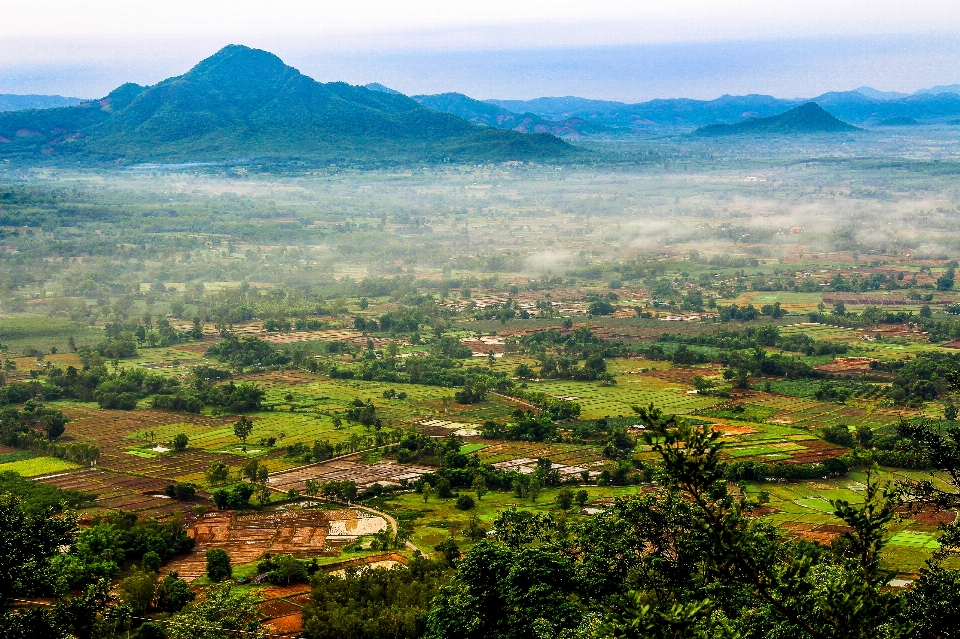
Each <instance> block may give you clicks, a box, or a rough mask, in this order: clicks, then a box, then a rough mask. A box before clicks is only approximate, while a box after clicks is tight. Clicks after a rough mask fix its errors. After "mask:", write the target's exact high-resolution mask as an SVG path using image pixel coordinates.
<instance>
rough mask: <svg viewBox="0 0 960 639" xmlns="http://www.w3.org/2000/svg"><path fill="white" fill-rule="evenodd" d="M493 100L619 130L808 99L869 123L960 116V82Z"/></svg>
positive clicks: (688, 122)
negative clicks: (903, 87) (808, 93)
mask: <svg viewBox="0 0 960 639" xmlns="http://www.w3.org/2000/svg"><path fill="white" fill-rule="evenodd" d="M954 88H955V89H956V90H954ZM487 102H488V103H490V104H494V105H496V106H499V107H502V108H504V109H507V110H509V111H511V112H514V113H518V112H529V113H532V114H534V115H538V116H540V117H542V118H545V119H547V120H554V121H556V120H565V119H569V118H579V119H581V120H583V121H584V122H588V123H593V124H597V125H601V126H605V127H609V128H610V129H613V130H624V129H626V130H644V129H648V128H657V127H660V128H676V127H681V128H687V129H690V128H696V127H702V126H706V125H710V124H734V123H736V122H739V121H741V120H744V119H747V118H752V117H768V116H773V115H777V114H779V113H784V112H786V111H788V110H790V109H792V108H794V107H796V106H799V105H801V104H803V103H805V102H816V103H817V104H819V105H820V106H821V107H822V108H823V109H824V110H826V111H827V112H828V113H830V114H831V115H833V116H834V117H836V118H838V119H840V120H843V121H845V122H851V123H854V124H857V125H862V126H868V127H869V126H874V125H876V124H878V123H879V122H881V121H884V120H889V119H891V118H897V117H906V118H913V119H915V120H918V121H920V122H921V123H928V124H932V123H943V124H950V123H951V122H952V121H954V120H956V118H958V117H960V85H949V86H942V87H934V88H933V90H926V89H924V90H921V91H918V92H916V93H914V94H912V95H906V94H900V93H896V92H884V91H877V90H875V89H871V88H870V87H861V88H860V89H858V90H855V91H835V92H829V93H824V94H823V95H820V96H817V97H815V98H808V99H799V98H798V99H784V98H775V97H773V96H769V95H756V94H751V95H740V96H735V95H723V96H721V97H719V98H717V99H715V100H693V99H689V98H671V99H656V100H650V101H647V102H641V103H637V104H628V103H625V102H613V101H608V100H589V99H586V98H581V97H575V96H568V97H544V98H535V99H532V100H487Z"/></svg>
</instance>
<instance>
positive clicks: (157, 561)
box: [140, 550, 163, 572]
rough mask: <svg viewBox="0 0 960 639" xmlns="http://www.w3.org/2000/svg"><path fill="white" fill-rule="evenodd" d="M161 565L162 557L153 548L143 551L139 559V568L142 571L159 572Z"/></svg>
mask: <svg viewBox="0 0 960 639" xmlns="http://www.w3.org/2000/svg"><path fill="white" fill-rule="evenodd" d="M162 565H163V559H162V558H161V557H160V555H158V554H157V553H156V552H155V551H153V550H148V551H147V552H145V553H143V558H142V559H141V560H140V569H141V570H143V571H144V572H160V567H161V566H162Z"/></svg>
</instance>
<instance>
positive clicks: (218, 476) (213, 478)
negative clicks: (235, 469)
mask: <svg viewBox="0 0 960 639" xmlns="http://www.w3.org/2000/svg"><path fill="white" fill-rule="evenodd" d="M229 476H230V467H229V466H227V465H226V464H224V463H223V462H222V461H215V462H213V463H212V464H210V468H208V469H207V481H208V482H210V483H211V484H214V485H217V484H223V483H226V481H227V477H229Z"/></svg>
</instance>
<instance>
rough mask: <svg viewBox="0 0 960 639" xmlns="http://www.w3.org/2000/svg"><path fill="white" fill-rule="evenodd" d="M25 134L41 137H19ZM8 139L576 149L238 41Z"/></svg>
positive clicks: (377, 154) (189, 151) (36, 120)
mask: <svg viewBox="0 0 960 639" xmlns="http://www.w3.org/2000/svg"><path fill="white" fill-rule="evenodd" d="M53 111H56V112H58V113H56V114H54V113H52V112H53ZM11 116H16V117H11ZM23 129H26V130H29V131H33V132H36V135H33V134H31V135H24V134H21V135H19V137H18V138H17V140H16V141H14V138H11V137H10V136H11V135H13V136H15V137H17V131H20V130H23ZM0 135H2V136H4V137H5V138H6V139H10V140H11V142H9V143H5V144H3V145H0V154H6V153H9V152H13V151H15V150H20V151H33V152H37V151H39V152H40V153H45V154H51V153H56V154H66V155H69V154H74V155H76V156H78V157H84V158H87V159H98V160H116V159H122V160H127V161H165V162H169V161H173V162H183V161H199V160H204V161H213V160H225V159H239V158H250V157H259V158H274V159H298V158H299V159H305V158H313V159H331V160H333V159H337V160H350V161H360V162H371V161H372V162H378V161H389V160H391V159H406V160H433V159H442V158H443V157H446V154H447V152H448V149H461V152H462V153H467V151H466V150H471V151H472V152H474V153H475V154H476V155H475V156H474V157H471V158H470V159H475V160H486V159H491V158H487V157H486V155H485V149H488V150H489V151H490V154H491V156H495V157H496V158H497V159H499V158H500V157H501V155H502V153H503V152H504V150H505V149H510V150H511V152H512V153H513V154H514V156H512V157H510V158H506V159H518V160H525V159H546V158H554V157H559V156H563V155H569V154H571V153H574V152H575V149H573V147H570V146H569V145H567V144H566V143H564V142H563V141H562V140H559V139H557V138H553V137H549V138H548V137H543V136H537V137H531V136H524V135H523V134H520V133H516V132H512V131H499V130H491V129H478V128H477V127H476V126H475V125H473V124H471V123H470V122H467V121H466V120H463V119H462V118H458V117H456V116H453V115H449V114H445V113H438V112H436V111H433V110H430V109H427V108H425V107H423V106H421V105H420V104H419V103H417V102H416V101H415V100H412V99H410V98H408V97H406V96H404V95H400V94H398V93H392V94H391V93H385V92H382V91H372V90H370V89H367V88H364V87H358V86H351V85H348V84H345V83H342V82H332V83H326V84H324V83H320V82H317V81H315V80H313V79H311V78H309V77H307V76H305V75H303V74H301V73H300V72H299V71H297V70H296V69H294V68H292V67H289V66H287V65H285V64H284V63H283V61H282V60H280V58H278V57H277V56H275V55H273V54H271V53H268V52H266V51H260V50H257V49H250V48H247V47H243V46H238V45H231V46H228V47H225V48H224V49H222V50H221V51H219V52H218V53H216V54H215V55H213V56H211V57H210V58H207V59H206V60H203V61H202V62H200V63H199V64H197V65H196V66H195V67H194V68H192V69H191V70H190V71H188V72H187V73H185V74H184V75H181V76H178V77H174V78H169V79H167V80H164V81H162V82H160V83H158V84H156V85H153V86H150V87H146V88H143V87H137V86H136V85H124V86H123V87H120V88H118V89H117V90H115V91H114V92H113V93H111V95H110V96H107V98H105V99H104V100H101V101H98V102H95V103H91V104H87V105H81V106H78V107H69V108H65V109H54V110H49V111H33V112H19V113H16V112H15V113H12V114H0ZM15 147H20V148H19V149H17V148H15Z"/></svg>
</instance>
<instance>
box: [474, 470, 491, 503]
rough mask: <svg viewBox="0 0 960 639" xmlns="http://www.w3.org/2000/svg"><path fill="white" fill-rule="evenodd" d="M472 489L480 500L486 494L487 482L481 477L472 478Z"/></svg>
mask: <svg viewBox="0 0 960 639" xmlns="http://www.w3.org/2000/svg"><path fill="white" fill-rule="evenodd" d="M472 488H473V491H474V492H475V493H477V499H480V500H482V499H483V496H484V495H486V494H487V482H486V480H485V479H484V478H483V475H480V474H477V475H476V476H475V477H474V478H473V484H472Z"/></svg>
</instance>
